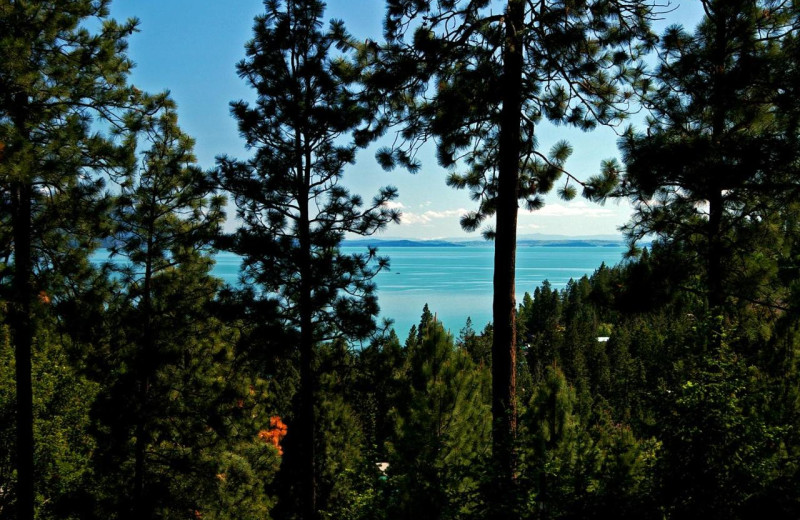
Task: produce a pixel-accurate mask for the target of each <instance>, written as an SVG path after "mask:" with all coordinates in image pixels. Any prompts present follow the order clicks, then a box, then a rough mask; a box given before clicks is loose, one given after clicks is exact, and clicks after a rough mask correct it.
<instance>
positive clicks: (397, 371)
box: [0, 0, 800, 520]
mask: <svg viewBox="0 0 800 520" xmlns="http://www.w3.org/2000/svg"><path fill="white" fill-rule="evenodd" d="M691 1H696V2H698V3H701V4H702V7H703V12H704V15H703V17H702V20H700V21H699V23H698V24H697V25H696V26H693V27H683V26H681V25H676V24H673V25H670V24H669V23H667V25H666V27H667V28H666V29H665V30H663V31H656V30H655V29H654V28H653V26H654V23H655V22H657V21H663V20H666V21H667V22H669V21H670V16H671V14H672V12H673V11H672V6H671V5H670V4H669V3H668V2H661V1H650V0H641V1H639V0H495V1H491V0H386V1H385V8H384V13H385V19H384V33H383V34H375V35H373V37H372V38H371V39H367V40H365V41H362V40H358V39H356V38H354V37H353V36H352V35H351V34H350V33H349V32H348V30H347V28H346V27H345V25H344V23H343V22H341V21H338V20H329V19H328V17H327V15H326V12H325V4H324V3H323V2H322V1H321V0H264V6H263V14H261V15H259V16H258V17H256V19H255V20H254V21H253V25H252V35H251V37H250V39H249V41H248V43H247V45H246V47H245V48H244V49H242V57H241V61H240V62H239V63H238V64H234V63H231V64H230V65H231V67H235V68H236V71H237V73H238V75H239V77H240V78H241V81H242V82H243V83H244V84H246V85H247V86H248V87H249V88H250V89H251V90H252V91H253V92H254V98H253V99H254V100H253V101H249V102H248V101H240V100H234V101H232V102H231V104H230V113H231V117H232V118H233V119H234V120H235V122H236V124H237V125H238V129H239V135H240V137H241V139H242V141H243V142H244V143H245V146H246V149H247V151H248V153H247V154H246V155H245V156H243V157H232V156H229V155H224V154H219V155H218V156H217V159H216V166H215V167H213V168H211V169H204V168H202V167H200V166H199V164H198V161H197V158H196V156H195V149H194V147H195V143H194V139H193V138H192V136H190V135H187V133H185V132H184V131H183V130H182V129H181V126H180V124H179V120H178V107H177V106H176V103H175V101H174V100H173V99H172V98H171V97H170V95H169V93H168V92H144V91H142V90H141V89H139V88H137V87H136V86H134V85H133V84H132V82H131V77H130V76H131V71H132V69H133V66H134V65H133V62H132V61H131V59H130V58H129V56H128V41H129V39H130V37H131V36H132V35H133V34H134V33H135V32H136V31H138V30H139V29H140V27H138V21H137V20H135V19H132V20H128V21H117V20H114V19H112V18H111V16H110V2H111V0H58V1H45V0H0V204H1V205H2V209H0V520H6V519H18V520H34V519H37V520H51V519H52V520H55V519H63V520H92V519H97V520H114V519H119V520H133V519H136V520H144V519H186V520H200V519H203V520H223V519H224V520H228V519H230V520H233V519H241V520H256V519H258V520H267V519H276V520H278V519H300V520H324V519H331V520H333V519H343V520H357V519H361V520H370V519H375V520H393V519H414V520H428V519H430V520H451V519H452V520H456V519H459V520H460V519H465V520H467V519H484V518H486V519H510V520H514V519H520V520H521V519H535V520H545V519H548V520H549V519H591V518H623V519H659V520H661V519H692V518H703V519H704V520H712V519H726V520H735V519H749V518H773V519H797V518H800V92H799V91H798V90H800V3H798V2H797V1H796V0H691ZM220 8H224V9H228V8H230V9H233V8H234V7H233V4H231V5H230V6H228V5H227V4H225V5H222V4H220ZM144 29H146V28H144ZM545 123H547V124H546V125H545ZM560 126H561V127H573V128H577V129H580V130H582V131H585V132H591V131H593V130H594V129H596V128H599V127H611V128H614V129H615V130H616V131H617V133H618V135H619V139H618V145H619V149H618V150H608V151H607V152H608V156H614V155H617V156H618V157H619V159H611V160H607V161H604V162H602V163H601V164H598V165H597V167H596V172H594V174H593V175H590V176H583V175H582V174H578V173H576V172H573V171H571V170H570V164H569V162H568V158H569V157H570V155H571V153H572V146H571V145H570V144H569V143H568V142H566V141H559V142H558V143H557V144H556V145H554V146H553V147H552V148H551V149H547V150H544V149H540V148H539V146H538V143H537V137H538V135H537V131H542V132H544V131H545V130H544V129H547V131H550V129H553V128H556V129H557V128H558V127H560ZM426 144H427V145H430V146H433V147H434V148H435V150H436V159H437V160H438V163H439V164H438V166H439V167H440V169H443V171H445V172H446V175H447V177H446V182H447V184H448V185H449V186H451V187H452V188H453V189H459V190H465V191H467V192H469V194H470V196H471V198H472V200H473V203H474V205H473V207H472V208H471V211H470V212H469V213H467V214H466V215H464V216H463V217H462V218H461V225H462V227H463V228H464V229H465V230H467V231H480V232H482V234H483V236H484V237H485V238H486V239H487V240H489V241H491V242H490V243H491V244H492V247H493V248H494V271H493V272H494V278H493V308H492V312H493V314H492V315H493V320H492V322H491V323H490V324H488V325H486V326H485V327H483V324H480V325H479V326H478V329H477V330H476V329H475V328H473V324H472V323H471V322H470V321H469V320H467V322H466V323H465V324H464V323H442V322H441V321H439V320H438V319H437V317H436V309H433V308H429V307H428V306H427V305H425V306H424V308H421V309H420V319H419V323H418V324H417V325H414V326H413V327H412V328H411V330H410V331H401V330H395V329H393V328H392V326H391V325H392V324H391V322H390V321H386V322H379V320H378V316H379V312H380V301H379V298H378V290H379V287H378V286H377V285H376V281H375V279H376V276H377V275H378V274H379V273H380V272H382V271H383V270H385V269H388V268H389V267H390V265H391V258H388V257H386V256H384V255H383V254H382V253H381V251H380V250H379V249H377V248H374V247H370V248H366V247H365V248H364V249H363V252H361V253H356V254H352V253H349V252H346V251H344V250H343V248H342V242H343V240H345V239H346V238H348V239H349V238H361V237H374V236H376V235H379V234H380V233H384V232H387V233H390V232H391V229H392V226H393V225H395V224H397V223H398V222H399V221H400V219H401V218H402V215H401V213H400V211H398V209H396V208H397V204H393V201H395V200H396V198H397V197H398V191H397V189H395V188H394V187H392V186H386V187H383V188H380V189H379V190H377V192H376V193H369V194H360V193H354V192H352V191H350V189H349V188H348V187H347V178H346V175H345V173H346V171H347V170H348V168H350V167H353V166H354V165H356V157H357V156H358V157H359V160H361V159H360V157H362V156H359V155H358V153H359V151H361V150H363V149H365V148H367V147H368V146H372V145H375V146H377V147H378V148H377V150H378V151H377V153H376V155H375V160H376V161H377V164H379V165H380V166H381V167H383V168H384V169H386V170H392V169H397V170H401V171H407V172H410V173H415V172H417V171H419V170H420V169H421V168H423V166H425V165H423V164H422V163H421V161H420V159H419V157H420V156H421V155H420V153H419V151H420V149H421V147H422V146H425V145H426ZM212 152H213V153H217V152H216V151H212ZM401 174H403V173H401V172H398V173H397V175H401ZM551 193H553V194H557V195H558V196H560V197H561V198H563V199H565V200H570V199H573V198H575V197H577V196H582V197H585V198H586V199H588V200H589V201H592V203H596V204H604V203H606V202H608V201H611V202H613V201H614V200H625V201H628V202H629V203H630V204H631V206H632V207H633V213H632V215H631V218H630V221H629V222H628V223H627V224H626V225H625V226H624V228H623V229H622V232H623V233H624V236H625V239H626V240H627V242H628V244H629V246H630V251H629V253H628V254H627V256H626V258H625V259H624V260H623V261H622V262H621V263H619V264H618V265H614V266H611V265H601V266H597V269H596V270H595V271H594V273H593V274H591V275H590V276H585V277H583V278H581V279H577V280H571V281H570V282H569V283H568V284H567V285H566V287H563V288H561V287H554V286H552V285H551V284H550V283H548V282H544V283H543V284H541V285H540V286H538V287H530V288H529V289H528V290H527V292H524V294H516V293H515V258H516V244H517V228H518V222H517V216H518V213H519V211H520V210H523V211H534V212H535V211H536V210H538V209H540V208H542V207H543V205H544V197H545V196H546V195H548V194H551ZM226 222H228V223H230V222H235V229H234V230H233V231H229V229H230V226H229V225H228V226H226V225H225V224H226ZM226 230H228V231H226ZM219 252H229V253H234V254H236V255H237V256H238V257H239V258H241V266H240V271H239V282H238V283H237V284H235V285H231V284H225V283H223V282H222V281H221V280H220V279H219V278H217V277H215V276H214V274H213V267H214V262H215V255H217V254H218V253H219ZM98 259H100V260H98ZM481 327H483V328H481ZM453 331H457V332H453Z"/></svg>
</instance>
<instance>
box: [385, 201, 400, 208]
mask: <svg viewBox="0 0 800 520" xmlns="http://www.w3.org/2000/svg"><path fill="white" fill-rule="evenodd" d="M383 207H385V208H388V209H403V208H405V205H404V204H403V203H402V202H395V201H393V200H387V201H386V202H384V203H383Z"/></svg>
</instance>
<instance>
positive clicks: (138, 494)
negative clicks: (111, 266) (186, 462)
mask: <svg viewBox="0 0 800 520" xmlns="http://www.w3.org/2000/svg"><path fill="white" fill-rule="evenodd" d="M154 189H155V188H154ZM155 207H156V205H155V201H151V213H150V220H149V225H148V229H147V232H148V235H147V256H146V258H145V268H144V281H143V288H142V290H143V294H142V313H143V314H144V316H143V320H142V321H143V322H144V330H143V338H142V339H143V341H142V350H141V352H139V356H140V358H139V360H138V363H137V364H136V366H137V369H138V370H139V374H138V375H137V377H138V379H139V381H138V388H137V392H138V396H137V397H138V400H139V403H138V417H137V418H136V443H135V445H134V469H133V508H132V512H133V518H134V519H137V520H138V519H142V518H149V517H150V515H151V513H152V511H153V507H152V504H151V503H150V498H149V497H148V496H146V494H145V472H146V467H145V466H146V455H147V424H146V422H147V419H146V414H147V409H148V404H147V401H148V394H149V393H150V373H151V366H152V363H153V356H155V354H156V353H155V337H154V334H155V331H154V330H153V298H152V291H153V248H154V247H155V244H154V243H153V240H154V238H153V237H155V222H154V221H155V216H154V215H153V213H152V212H153V208H155Z"/></svg>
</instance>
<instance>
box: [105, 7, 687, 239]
mask: <svg viewBox="0 0 800 520" xmlns="http://www.w3.org/2000/svg"><path fill="white" fill-rule="evenodd" d="M700 4H701V2H699V1H698V0H684V1H683V2H682V3H681V4H674V5H673V6H672V7H671V8H674V11H672V12H671V13H669V14H668V15H665V20H663V21H662V22H660V23H659V26H660V27H663V26H665V25H667V24H669V23H681V24H683V25H685V26H686V27H687V28H691V27H693V26H694V24H695V23H696V21H697V20H699V18H700V15H701V12H702V7H701V5H700ZM383 5H384V4H383V2H382V1H381V0H329V1H328V7H327V10H326V14H325V18H326V19H328V20H329V19H340V20H343V21H344V22H345V26H346V27H347V29H348V31H349V32H350V33H351V34H353V36H355V37H356V38H359V39H366V38H371V39H373V40H377V41H379V40H380V38H381V34H382V19H383ZM263 12H264V6H263V3H262V1H261V0H228V1H226V2H220V1H218V0H114V2H112V4H111V16H112V17H113V18H116V19H118V20H124V19H128V18H134V17H135V18H138V19H139V21H140V24H139V32H138V33H137V34H135V35H133V36H132V37H131V38H130V40H129V50H128V54H129V56H130V58H131V59H132V60H133V61H134V62H135V63H136V68H135V69H134V71H133V74H132V76H131V81H132V82H133V83H134V84H135V85H136V86H137V87H138V88H140V89H141V90H144V91H147V92H161V91H164V90H169V91H170V93H171V96H172V98H173V99H174V100H175V101H176V103H177V105H178V116H179V123H180V125H181V127H182V129H183V130H184V131H185V132H186V133H188V134H189V135H191V136H192V137H194V139H195V140H196V145H195V153H196V155H197V158H198V162H199V164H200V166H202V167H203V168H212V167H213V166H214V164H215V157H216V156H219V155H229V156H231V157H239V158H244V157H246V156H247V154H248V152H247V151H246V150H245V148H244V143H243V140H242V139H241V137H240V136H239V134H238V129H237V127H236V121H235V120H234V119H233V118H232V117H231V115H230V110H229V103H230V102H231V101H234V100H239V99H243V100H246V101H252V100H253V99H254V94H253V92H252V90H251V89H250V88H249V87H248V86H247V85H246V83H245V81H244V80H242V79H240V78H239V77H238V76H237V74H236V63H237V62H239V61H240V60H242V59H243V58H244V45H245V43H246V42H247V41H248V40H249V39H251V37H252V26H253V18H254V17H255V16H256V15H258V14H260V13H263ZM538 134H539V143H540V148H541V149H543V150H547V149H548V148H549V147H550V146H551V145H552V144H554V143H556V142H557V141H560V140H562V139H566V140H567V141H569V142H570V143H571V145H572V147H573V150H574V151H573V154H572V156H571V157H570V159H569V160H568V162H567V169H568V170H569V171H570V172H573V173H575V174H576V175H577V176H578V177H579V178H587V177H589V176H590V175H592V174H594V173H596V172H597V171H598V169H599V166H600V162H601V161H602V160H603V159H608V158H612V157H617V156H618V152H617V147H616V142H617V135H616V134H615V132H614V131H613V130H611V129H608V128H599V129H597V130H595V131H593V132H590V133H583V132H580V131H578V130H572V129H568V128H564V127H553V126H550V125H547V124H543V125H540V126H539V128H538ZM381 144H382V143H380V142H379V143H377V144H375V145H374V146H372V147H371V148H368V149H366V150H363V151H362V152H360V153H359V155H358V157H357V161H356V164H355V165H353V166H351V167H349V168H348V169H346V170H345V174H344V182H343V184H344V185H345V186H347V187H348V188H349V189H350V191H351V192H353V193H358V194H360V195H362V197H363V198H364V199H365V200H369V199H370V198H372V196H373V195H374V194H375V193H376V192H377V190H378V189H379V188H380V187H381V186H385V185H392V186H396V187H397V188H398V190H399V197H398V199H397V200H396V204H397V207H399V208H400V210H401V211H402V213H403V217H402V222H401V224H399V225H392V226H390V227H388V228H387V229H386V230H385V231H383V232H382V234H381V235H380V237H381V238H407V239H441V238H473V239H479V238H480V235H479V234H478V233H469V234H468V233H465V232H464V231H462V230H461V228H460V226H459V217H460V215H461V214H463V213H464V212H466V211H468V210H472V209H474V208H475V203H474V202H472V201H471V200H470V199H469V194H468V192H467V191H463V190H454V189H452V188H450V187H448V186H446V184H445V178H446V173H445V172H444V170H442V169H441V168H440V167H438V165H437V164H436V160H435V154H434V151H433V146H432V145H431V146H428V147H426V149H425V150H423V153H422V154H421V155H420V159H421V160H422V169H421V170H420V171H419V172H418V173H416V174H410V173H408V172H407V171H405V170H402V169H397V170H394V171H391V172H386V171H384V170H383V169H382V168H381V167H380V166H379V165H378V164H377V162H376V161H375V158H374V154H375V150H376V149H377V148H378V147H379V146H381ZM383 144H385V143H383ZM545 201H546V203H545V206H544V207H543V208H542V209H540V210H538V211H536V212H533V213H531V212H528V211H525V210H520V214H519V228H518V233H519V234H520V235H528V234H547V235H568V236H586V235H612V234H619V231H618V228H619V227H620V226H621V225H623V224H624V223H625V222H626V221H627V220H628V219H629V216H630V212H631V209H630V206H629V205H628V204H627V202H625V201H613V200H612V201H608V202H606V204H604V205H600V204H596V203H593V202H588V201H586V200H585V199H582V198H581V197H576V198H575V199H574V200H573V201H570V202H565V201H562V200H560V199H559V198H558V197H557V196H555V195H549V196H548V197H547V198H546V199H545ZM233 213H234V210H233V208H232V207H231V208H229V214H230V216H231V218H229V221H228V223H227V225H226V227H227V228H228V229H233V228H234V227H235V226H236V222H235V219H233V218H232V214H233Z"/></svg>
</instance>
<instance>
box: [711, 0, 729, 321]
mask: <svg viewBox="0 0 800 520" xmlns="http://www.w3.org/2000/svg"><path fill="white" fill-rule="evenodd" d="M726 17H727V13H725V12H724V7H723V8H722V9H720V8H717V9H716V12H715V13H714V25H715V27H714V29H715V35H714V37H715V42H714V43H715V48H714V80H713V89H714V91H713V93H712V98H711V100H712V110H713V116H712V121H711V125H712V126H711V139H712V140H713V144H714V145H718V144H719V142H720V140H721V139H722V137H723V133H724V132H725V119H726V118H727V104H728V98H729V96H728V88H729V87H728V82H727V81H726V77H725V72H726V70H727V66H726V61H727V56H728V45H727V43H728V28H727V18H726ZM708 174H709V175H710V179H709V181H710V182H709V193H708V229H707V234H708V238H707V240H708V252H707V258H706V259H707V266H706V269H707V270H708V273H707V283H708V306H709V309H710V310H711V313H712V315H714V316H718V315H720V314H721V313H722V312H723V309H722V307H723V305H724V303H725V292H724V287H723V284H724V279H725V273H724V272H723V250H722V249H723V248H722V231H723V229H722V216H723V212H724V208H723V194H722V193H723V188H722V182H723V175H725V165H724V164H718V165H715V167H714V168H712V171H710V172H708Z"/></svg>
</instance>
